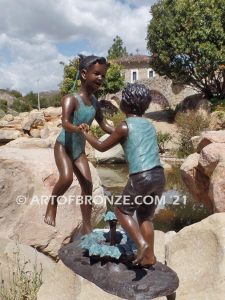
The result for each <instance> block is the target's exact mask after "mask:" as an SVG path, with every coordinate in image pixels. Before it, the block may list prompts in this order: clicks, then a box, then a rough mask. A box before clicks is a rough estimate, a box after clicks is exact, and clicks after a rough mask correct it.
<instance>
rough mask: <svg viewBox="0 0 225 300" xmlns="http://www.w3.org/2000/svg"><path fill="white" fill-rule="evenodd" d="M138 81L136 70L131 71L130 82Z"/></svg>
mask: <svg viewBox="0 0 225 300" xmlns="http://www.w3.org/2000/svg"><path fill="white" fill-rule="evenodd" d="M137 80H138V70H131V82H132V83H133V82H135V81H137Z"/></svg>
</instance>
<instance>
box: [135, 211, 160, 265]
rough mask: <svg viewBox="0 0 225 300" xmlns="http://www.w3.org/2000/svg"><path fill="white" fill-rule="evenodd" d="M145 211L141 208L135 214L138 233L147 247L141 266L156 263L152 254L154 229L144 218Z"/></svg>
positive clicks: (147, 219)
mask: <svg viewBox="0 0 225 300" xmlns="http://www.w3.org/2000/svg"><path fill="white" fill-rule="evenodd" d="M145 211H146V210H145ZM145 211H144V209H143V211H142V207H140V208H138V210H137V212H136V214H137V220H138V223H139V228H140V231H141V233H142V236H143V237H144V239H145V241H146V243H147V245H148V248H147V250H146V252H145V255H144V258H143V259H142V261H141V264H142V265H153V264H155V263H156V257H155V254H154V227H153V223H152V222H151V221H150V219H149V218H146V216H145Z"/></svg>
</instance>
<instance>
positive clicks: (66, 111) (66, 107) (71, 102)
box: [61, 95, 81, 132]
mask: <svg viewBox="0 0 225 300" xmlns="http://www.w3.org/2000/svg"><path fill="white" fill-rule="evenodd" d="M61 104H62V127H63V128H64V129H65V130H66V131H68V132H81V129H80V128H79V127H78V126H75V125H73V124H72V123H71V121H70V119H71V116H72V115H73V113H74V111H75V110H76V108H77V99H76V98H75V96H74V95H66V96H65V97H63V99H62V102H61Z"/></svg>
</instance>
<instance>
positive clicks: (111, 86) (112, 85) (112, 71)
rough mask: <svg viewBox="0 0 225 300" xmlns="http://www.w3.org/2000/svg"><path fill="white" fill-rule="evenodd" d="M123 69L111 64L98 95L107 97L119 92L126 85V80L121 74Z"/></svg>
mask: <svg viewBox="0 0 225 300" xmlns="http://www.w3.org/2000/svg"><path fill="white" fill-rule="evenodd" d="M121 70H122V67H121V66H120V65H118V64H116V63H110V67H109V69H108V71H107V74H106V78H105V80H104V82H103V85H102V87H101V88H100V90H99V92H98V95H107V94H109V93H110V94H112V93H117V92H119V91H120V90H121V89H122V88H123V87H124V85H125V82H124V80H125V78H124V75H123V74H122V72H121Z"/></svg>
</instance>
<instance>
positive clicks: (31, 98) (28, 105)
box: [12, 92, 61, 112]
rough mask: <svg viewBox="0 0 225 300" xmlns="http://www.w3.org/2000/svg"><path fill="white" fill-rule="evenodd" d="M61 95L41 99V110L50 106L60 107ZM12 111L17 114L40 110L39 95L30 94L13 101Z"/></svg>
mask: <svg viewBox="0 0 225 300" xmlns="http://www.w3.org/2000/svg"><path fill="white" fill-rule="evenodd" d="M60 105H61V94H60V93H57V94H54V95H52V96H50V97H45V98H43V97H40V106H41V108H47V107H49V106H60ZM12 109H13V110H15V111H17V112H24V111H31V110H32V109H38V95H37V94H35V93H33V92H30V93H28V94H26V95H25V96H24V97H21V98H17V99H15V100H14V101H13V104H12Z"/></svg>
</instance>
